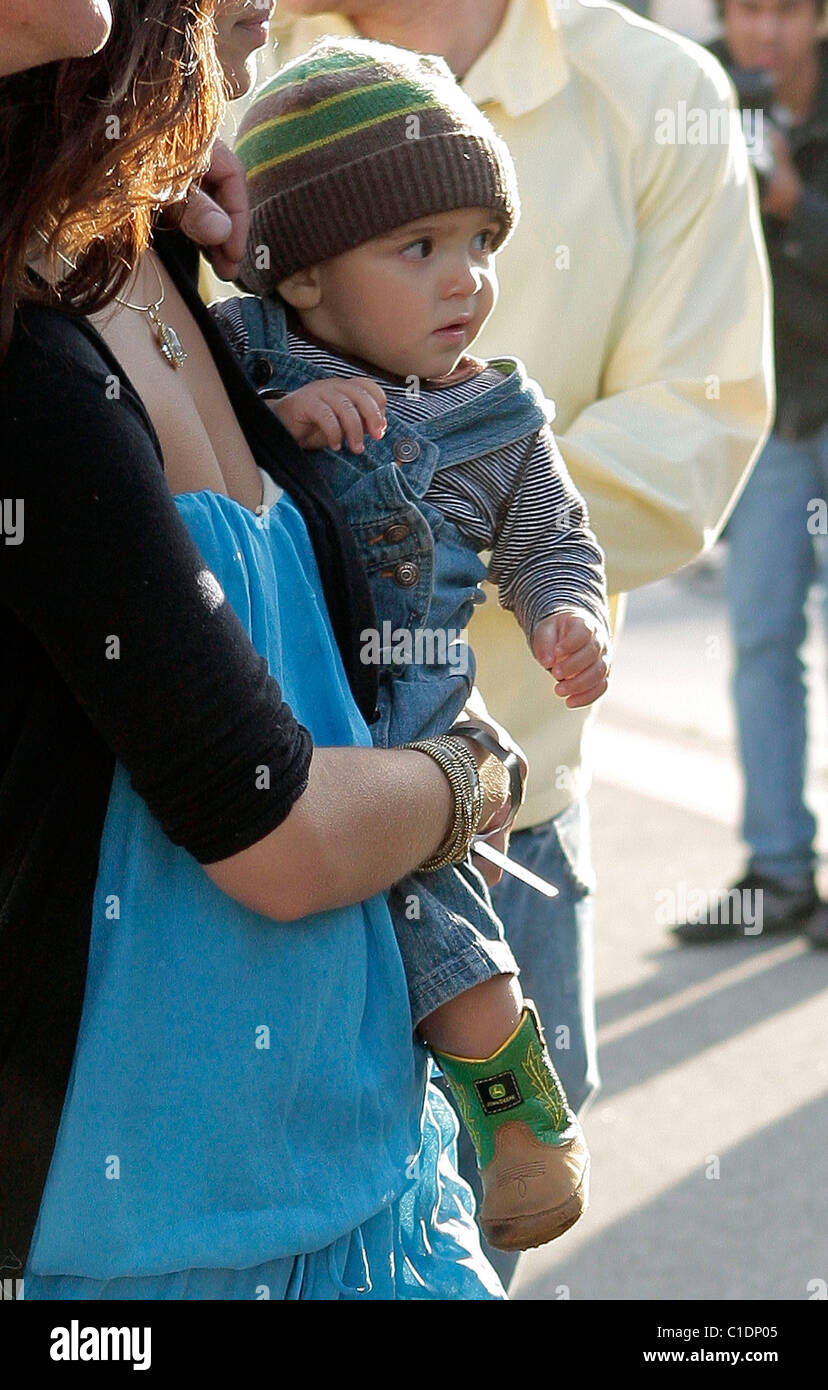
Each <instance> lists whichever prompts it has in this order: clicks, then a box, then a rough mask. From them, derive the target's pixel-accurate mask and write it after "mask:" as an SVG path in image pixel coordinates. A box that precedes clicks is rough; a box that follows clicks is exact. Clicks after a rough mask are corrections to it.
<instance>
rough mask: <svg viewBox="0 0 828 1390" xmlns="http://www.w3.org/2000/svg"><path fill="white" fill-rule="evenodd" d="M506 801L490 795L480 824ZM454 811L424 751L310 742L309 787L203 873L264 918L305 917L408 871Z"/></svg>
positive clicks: (432, 846)
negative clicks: (247, 842) (271, 824)
mask: <svg viewBox="0 0 828 1390" xmlns="http://www.w3.org/2000/svg"><path fill="white" fill-rule="evenodd" d="M470 747H471V748H472V751H473V752H474V755H475V761H476V762H477V763H478V766H480V764H481V757H480V756H479V750H477V749H476V748H475V747H474V745H470ZM503 806H504V803H503V802H502V801H501V800H500V799H489V800H487V803H486V805H485V807H484V813H483V826H482V828H483V827H485V826H486V825H487V824H488V823H489V822H490V821H491V820H493V819H499V814H498V813H500V812H502V810H503ZM453 809H454V799H453V794H452V791H451V788H450V786H449V783H448V780H447V778H446V777H445V776H444V774H443V773H442V772H441V771H440V769H439V767H438V766H437V764H436V763H435V762H434V761H433V759H431V758H430V757H428V756H427V755H426V754H424V753H419V752H415V751H409V750H406V749H389V750H385V749H374V748H316V749H315V750H314V753H313V758H312V761H311V765H310V775H309V778H308V785H307V789H306V790H305V791H304V792H303V794H302V795H301V796H300V797H299V799H298V801H297V802H296V803H295V805H294V807H293V809H292V810H291V812H290V814H289V815H288V816H287V818H286V819H285V820H284V821H283V822H282V823H281V824H280V825H278V826H277V827H276V829H275V830H272V831H271V832H270V834H269V835H266V836H265V837H264V838H263V839H262V840H259V841H258V842H257V843H256V844H255V845H251V846H250V848H249V849H246V850H243V851H242V852H241V853H240V854H235V855H233V856H232V858H230V859H226V860H224V861H223V862H221V863H217V864H207V865H205V866H204V867H205V872H206V873H207V874H208V875H209V877H210V878H211V879H212V880H213V882H214V883H215V884H216V885H217V886H218V887H219V888H221V889H222V890H223V892H225V893H227V894H228V895H229V896H230V897H231V898H235V899H236V901H237V902H241V903H244V904H245V906H246V907H250V908H253V909H254V911H256V912H261V913H263V914H264V915H265V916H267V917H275V918H276V919H277V920H280V921H290V920H293V919H295V918H298V917H306V916H308V914H310V913H312V912H321V911H322V910H323V909H325V908H330V907H343V906H344V905H345V904H346V903H353V902H359V901H360V900H361V899H362V898H368V897H372V896H373V894H374V893H378V892H381V891H382V889H384V888H388V887H390V885H391V884H392V883H396V882H397V880H398V879H401V878H404V877H405V876H406V874H409V873H411V872H412V871H413V870H414V869H416V868H417V867H418V866H419V865H420V864H422V863H423V861H424V860H426V859H427V858H428V856H429V855H430V854H432V853H433V852H434V850H436V849H437V847H438V846H439V845H440V844H442V842H443V841H444V840H445V838H446V836H447V834H448V832H449V829H450V827H451V821H452V813H453Z"/></svg>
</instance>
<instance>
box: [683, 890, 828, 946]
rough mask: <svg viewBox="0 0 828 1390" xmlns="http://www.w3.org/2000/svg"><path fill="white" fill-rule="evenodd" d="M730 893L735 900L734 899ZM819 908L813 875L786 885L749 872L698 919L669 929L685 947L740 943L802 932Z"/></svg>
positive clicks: (711, 900) (717, 897) (718, 896)
mask: <svg viewBox="0 0 828 1390" xmlns="http://www.w3.org/2000/svg"><path fill="white" fill-rule="evenodd" d="M733 894H737V895H738V897H736V898H734V897H733ZM759 894H761V897H760V896H759ZM748 895H749V896H748ZM819 906H820V900H819V897H818V895H817V891H816V884H815V883H814V880H813V875H811V877H810V878H808V879H803V882H802V883H801V884H796V885H790V884H787V883H783V882H781V881H780V880H779V879H775V878H767V877H766V876H765V875H764V874H756V873H753V872H750V871H749V872H748V873H746V874H745V876H744V878H741V879H739V882H738V883H734V885H733V887H732V888H726V889H725V890H724V892H723V893H718V894H716V895H715V896H714V897H713V898H712V899H710V901H708V903H707V904H706V907H705V908H704V909H703V911H702V912H700V913H699V914H698V915H699V917H700V919H701V920H699V921H693V922H690V921H687V922H677V923H676V925H675V926H674V927H671V929H670V930H671V931H672V933H673V935H674V936H675V937H676V938H677V939H678V940H679V941H681V942H683V943H684V945H686V946H699V945H703V944H705V943H707V942H712V941H744V940H750V938H751V937H756V936H773V935H778V934H781V933H784V932H791V933H793V932H798V931H802V929H803V927H804V926H805V923H806V919H807V918H809V917H810V916H812V914H813V913H814V911H815V909H816V908H817V907H819ZM694 915H695V914H694ZM826 931H828V922H826ZM826 945H828V942H826Z"/></svg>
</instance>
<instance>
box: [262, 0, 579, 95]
mask: <svg viewBox="0 0 828 1390" xmlns="http://www.w3.org/2000/svg"><path fill="white" fill-rule="evenodd" d="M579 9H580V0H509V6H508V9H507V10H506V14H505V15H504V17H503V23H502V24H501V26H500V28H499V29H498V31H497V33H496V34H495V36H494V38H493V39H492V41H491V43H490V44H489V46H488V48H486V49H485V50H484V51H483V53H481V55H480V57H479V58H478V59H477V62H476V63H472V66H471V67H470V68H469V70H468V72H467V73H466V75H465V77H464V78H463V82H462V85H463V90H464V91H465V92H467V93H468V94H469V96H470V97H471V99H472V101H474V102H475V103H476V104H477V105H478V106H482V105H484V104H485V103H486V102H490V101H496V102H497V103H498V105H500V106H502V107H503V109H504V110H505V111H506V112H507V114H508V115H509V116H523V115H525V113H526V112H527V111H534V110H535V109H536V108H537V107H538V106H542V105H543V104H544V102H546V101H549V99H550V97H553V96H554V95H555V93H556V92H559V91H560V89H561V88H562V87H563V86H564V85H565V84H566V81H567V78H568V76H569V69H568V66H567V62H566V58H565V57H564V51H563V43H562V41H561V34H560V28H561V25H562V24H566V23H567V22H568V21H569V20H571V19H575V18H576V15H575V14H574V13H573V12H574V11H577V10H579ZM277 17H278V10H277ZM285 22H286V23H289V21H285ZM300 24H301V25H302V29H301V33H302V37H303V40H306V41H307V44H308V45H310V44H311V43H312V42H313V40H314V39H317V38H321V37H322V36H323V35H324V34H337V35H340V36H342V37H353V36H354V35H355V34H356V32H357V31H356V29H355V28H354V26H353V24H351V23H350V21H349V20H347V19H345V18H344V17H343V16H342V15H339V14H336V13H331V14H326V15H321V16H319V17H318V18H316V17H315V18H313V19H310V20H301V21H300ZM275 29H276V37H277V38H278V35H279V24H278V18H277V22H276V24H275Z"/></svg>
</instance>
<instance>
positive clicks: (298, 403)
mask: <svg viewBox="0 0 828 1390" xmlns="http://www.w3.org/2000/svg"><path fill="white" fill-rule="evenodd" d="M267 404H268V405H269V406H270V408H271V410H272V411H273V413H274V415H277V416H278V418H279V419H280V420H281V422H282V424H283V425H284V427H285V429H286V430H287V431H288V433H289V434H292V435H293V438H294V439H295V440H296V443H297V444H300V445H301V446H302V448H303V449H324V448H326V447H327V448H329V449H334V450H337V449H341V448H342V439H343V435H344V438H345V443H346V444H347V445H348V448H349V449H350V450H351V452H352V453H354V454H362V453H364V451H365V445H364V444H363V442H362V441H363V438H364V436H365V435H366V434H370V436H371V438H372V439H382V436H383V435H384V434H385V431H386V428H387V423H388V422H387V421H386V418H385V392H384V391H383V389H382V387H381V386H378V385H377V383H376V382H375V381H372V380H371V378H370V377H367V376H352V377H326V379H325V380H324V381H310V382H308V384H307V386H300V387H299V389H298V390H297V391H291V392H290V393H289V394H288V395H287V396H283V397H282V398H281V400H272V399H271V400H268V402H267Z"/></svg>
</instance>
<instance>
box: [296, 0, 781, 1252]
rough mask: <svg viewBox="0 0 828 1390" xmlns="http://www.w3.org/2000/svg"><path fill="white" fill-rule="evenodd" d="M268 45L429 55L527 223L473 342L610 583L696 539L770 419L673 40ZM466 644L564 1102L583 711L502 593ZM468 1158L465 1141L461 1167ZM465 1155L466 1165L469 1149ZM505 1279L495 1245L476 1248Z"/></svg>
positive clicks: (462, 18)
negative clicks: (460, 99) (500, 771)
mask: <svg viewBox="0 0 828 1390" xmlns="http://www.w3.org/2000/svg"><path fill="white" fill-rule="evenodd" d="M281 11H282V14H283V16H284V18H285V19H286V20H287V21H288V22H286V23H285V24H284V25H283V26H280V25H279V23H278V20H279V16H278V14H277V17H276V18H277V28H276V32H277V34H278V35H279V37H280V39H281V41H282V47H281V48H280V50H279V59H280V61H284V59H286V58H287V57H289V56H292V55H294V54H296V53H298V52H301V51H302V50H304V49H305V48H307V47H308V45H309V44H310V43H311V42H312V40H313V39H314V38H316V37H319V36H320V35H322V34H324V33H337V34H352V33H354V32H358V33H360V34H363V35H365V36H366V37H369V38H376V39H382V40H384V41H386V42H389V43H396V44H399V45H401V46H403V47H409V48H413V49H415V50H419V51H421V52H434V53H439V54H441V55H442V56H443V57H445V58H446V60H447V61H448V63H449V65H450V66H451V67H452V69H453V71H454V72H455V73H456V74H457V75H458V76H459V77H460V79H461V80H462V83H463V87H464V89H465V90H466V91H467V92H468V93H469V95H470V96H472V97H473V99H474V100H475V101H476V102H477V103H478V104H479V105H480V106H481V107H482V108H483V110H484V111H485V113H486V115H487V116H488V117H489V119H490V120H491V122H492V124H493V125H494V127H495V129H496V130H497V131H498V133H499V134H500V135H502V136H503V137H504V138H505V140H506V142H507V144H508V146H509V148H510V150H511V153H512V156H513V158H514V161H515V166H516V169H517V174H518V183H519V186H520V189H521V205H522V215H521V224H520V227H519V228H518V229H517V231H516V233H515V235H514V237H513V239H512V241H511V243H510V245H509V246H508V247H507V248H506V249H505V250H504V253H503V256H502V258H501V259H500V262H499V267H498V269H499V278H500V285H501V296H500V302H499V304H498V306H497V308H496V309H495V311H494V313H493V315H492V318H491V320H490V322H489V324H488V325H487V327H486V329H485V330H484V332H483V334H482V335H481V337H480V339H479V343H478V347H479V350H480V352H481V353H482V354H484V355H485V356H489V357H494V356H497V354H498V353H499V352H513V353H516V354H517V355H518V356H519V357H520V358H521V359H522V360H523V361H524V362H525V364H526V367H527V370H528V371H529V373H530V375H531V376H532V377H533V378H535V379H536V380H537V381H539V382H540V383H541V385H542V386H543V388H544V390H545V391H546V393H547V395H548V396H550V397H551V398H552V399H553V400H554V402H555V405H556V411H557V413H556V418H555V433H556V438H557V440H558V443H559V445H560V449H561V453H562V455H563V458H564V462H565V463H566V465H567V468H568V470H569V472H570V474H571V476H572V479H573V482H574V484H575V486H576V487H577V488H578V490H579V491H580V492H581V493H582V494H583V495H584V497H585V499H586V502H587V507H588V511H589V516H590V522H591V525H592V527H593V529H594V531H595V533H596V535H597V537H598V540H599V542H600V544H601V546H602V548H603V550H604V553H605V555H606V562H607V579H608V585H609V589H610V592H611V593H615V594H618V593H621V592H622V591H624V590H626V589H631V588H635V587H636V586H638V585H641V584H646V583H649V582H650V581H652V580H655V579H658V578H661V577H662V576H664V575H667V574H670V573H672V572H673V571H674V570H676V569H678V568H679V567H680V566H682V565H684V564H686V563H688V562H689V561H690V560H692V559H693V558H694V556H696V555H698V554H699V553H700V552H701V551H702V550H703V549H704V548H705V547H706V546H708V545H711V544H712V542H713V540H714V539H715V536H716V534H717V531H718V529H719V528H720V527H721V525H722V522H723V521H724V518H725V516H726V515H727V512H728V509H729V508H730V506H731V504H732V502H733V498H734V495H735V494H736V493H737V492H738V490H739V488H740V486H741V485H742V484H743V482H744V480H745V477H746V475H747V471H748V469H749V468H750V465H751V463H752V461H753V459H754V457H755V454H756V451H757V448H758V446H759V444H760V443H761V442H762V440H763V439H764V436H765V433H766V430H767V427H768V414H769V407H770V398H771V393H772V383H771V342H770V304H769V293H768V282H767V266H766V258H765V252H764V248H763V245H762V236H761V227H760V225H759V218H758V214H757V209H756V199H755V192H754V190H753V187H752V184H751V180H750V178H749V171H748V168H747V160H746V154H745V148H744V142H743V140H742V139H741V138H739V137H736V138H733V139H732V140H731V143H730V144H727V145H712V144H708V145H681V146H679V145H672V146H670V145H663V144H659V143H658V142H657V141H656V138H655V132H656V128H657V119H658V118H657V113H658V112H659V111H660V110H663V109H664V108H676V107H677V106H678V103H679V102H685V103H686V104H687V105H688V106H698V107H701V108H703V109H705V110H710V109H714V110H716V111H719V110H721V108H722V107H730V106H731V105H732V96H731V92H730V87H729V84H728V82H727V80H726V78H725V76H724V74H723V73H722V71H721V68H720V67H719V65H718V64H717V63H716V62H715V61H714V60H713V59H712V58H711V57H710V55H709V54H707V53H705V52H704V50H702V49H700V48H698V47H697V46H696V45H695V44H693V43H691V42H690V41H689V40H687V39H684V38H682V37H680V36H678V35H676V34H672V33H668V32H667V31H665V30H660V29H659V28H657V27H656V26H654V25H651V24H648V23H647V22H646V21H643V20H640V19H638V18H637V17H636V16H634V15H632V14H630V13H629V12H628V11H626V10H624V8H623V7H619V6H614V5H610V4H602V3H598V4H589V5H585V4H581V3H579V0H571V4H569V5H566V6H563V5H560V6H559V5H556V4H555V3H554V0H508V3H507V0H421V3H420V4H418V5H417V6H413V5H410V4H408V3H400V2H399V0H348V3H343V4H341V5H339V6H338V7H334V10H332V8H331V7H330V6H329V5H326V4H325V3H324V0H322V3H320V0H283V3H282V5H281ZM471 635H472V639H473V642H474V648H475V652H476V654H477V657H478V684H479V687H480V690H481V691H482V693H483V695H484V696H485V699H486V703H487V704H488V706H489V708H490V709H491V711H492V713H493V714H494V715H495V717H496V718H498V719H501V720H502V721H503V722H504V723H505V724H506V725H507V726H508V727H509V728H510V730H511V731H512V732H513V733H514V735H515V737H516V738H518V740H519V742H520V743H521V745H522V746H523V747H524V748H525V749H526V751H527V754H528V756H529V761H530V766H531V777H530V782H529V792H528V796H527V799H526V802H525V805H524V808H523V811H522V813H521V816H520V818H519V819H518V822H517V827H518V828H517V830H516V832H515V833H514V834H513V835H512V839H511V847H510V855H511V856H512V857H513V858H515V859H519V860H520V861H521V862H523V863H524V864H526V865H527V867H528V868H531V869H534V871H535V872H536V873H539V874H540V875H541V876H542V877H544V878H547V879H549V880H550V881H551V882H553V883H555V884H557V885H558V887H559V888H560V890H561V891H560V895H559V896H558V897H557V898H555V899H552V900H550V901H547V902H544V903H541V902H540V900H539V898H538V895H537V894H536V893H534V891H533V890H531V889H525V888H524V887H523V885H521V884H519V883H517V882H516V881H514V880H511V879H510V880H509V881H507V879H506V877H504V879H502V880H501V882H500V884H499V885H498V887H497V889H496V890H495V892H494V894H493V897H494V901H495V907H496V909H497V911H498V913H499V915H500V916H501V917H502V919H503V921H504V924H505V926H506V931H507V936H508V938H509V940H510V943H511V945H512V946H513V948H514V951H515V955H516V957H517V958H518V959H519V960H520V962H521V982H522V984H523V987H524V990H525V992H526V994H527V995H528V996H529V997H532V998H534V999H535V1001H536V1002H537V1004H538V1008H539V1011H540V1013H541V1015H542V1016H543V1017H544V1019H545V1021H546V1027H547V1030H548V1034H549V1037H550V1040H552V1039H555V1038H556V1037H557V1043H558V1050H553V1056H554V1060H555V1065H556V1067H557V1069H558V1071H559V1073H560V1076H561V1080H562V1081H563V1083H564V1086H565V1088H566V1091H567V1094H568V1095H569V1097H570V1100H571V1102H572V1103H573V1105H574V1106H575V1107H580V1106H582V1105H583V1104H584V1102H585V1101H586V1099H587V1098H588V1097H589V1096H590V1095H591V1094H592V1092H593V1091H594V1089H595V1087H596V1086H597V1084H598V1069H597V1057H596V1048H595V1023H594V982H593V965H592V944H591V941H592V893H593V889H594V873H593V868H592V857H591V849H590V841H589V817H588V811H587V803H586V793H587V790H588V786H589V781H590V776H591V769H590V765H589V756H588V748H587V738H588V730H589V723H590V720H589V716H588V715H587V714H586V713H585V712H583V711H581V712H579V711H577V710H572V709H566V708H564V707H561V706H560V705H558V706H555V707H553V706H552V705H551V704H550V702H549V699H548V685H547V682H546V678H545V677H544V674H543V673H542V672H540V671H535V670H534V669H533V665H532V662H531V658H527V653H526V651H525V649H524V645H525V644H524V643H523V638H522V637H521V635H520V634H519V633H516V632H515V631H514V630H513V625H512V624H510V620H509V617H508V615H507V614H504V613H502V612H500V611H498V609H497V605H496V604H495V603H494V602H490V603H487V604H486V605H485V606H484V607H483V608H482V609H480V610H478V612H477V614H476V616H475V619H474V623H473V627H472V634H471ZM463 1161H464V1155H463V1152H462V1147H461V1164H462V1163H463ZM465 1172H466V1174H467V1176H469V1178H470V1181H471V1180H472V1178H473V1174H474V1163H473V1156H472V1155H471V1153H469V1152H467V1153H466V1155H465ZM492 1260H493V1263H495V1266H496V1268H497V1269H498V1270H499V1271H500V1272H501V1273H504V1274H505V1273H506V1272H507V1271H509V1270H511V1269H513V1268H514V1261H513V1259H512V1258H511V1257H510V1256H508V1255H503V1256H501V1255H499V1254H497V1253H495V1254H493V1255H492Z"/></svg>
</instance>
